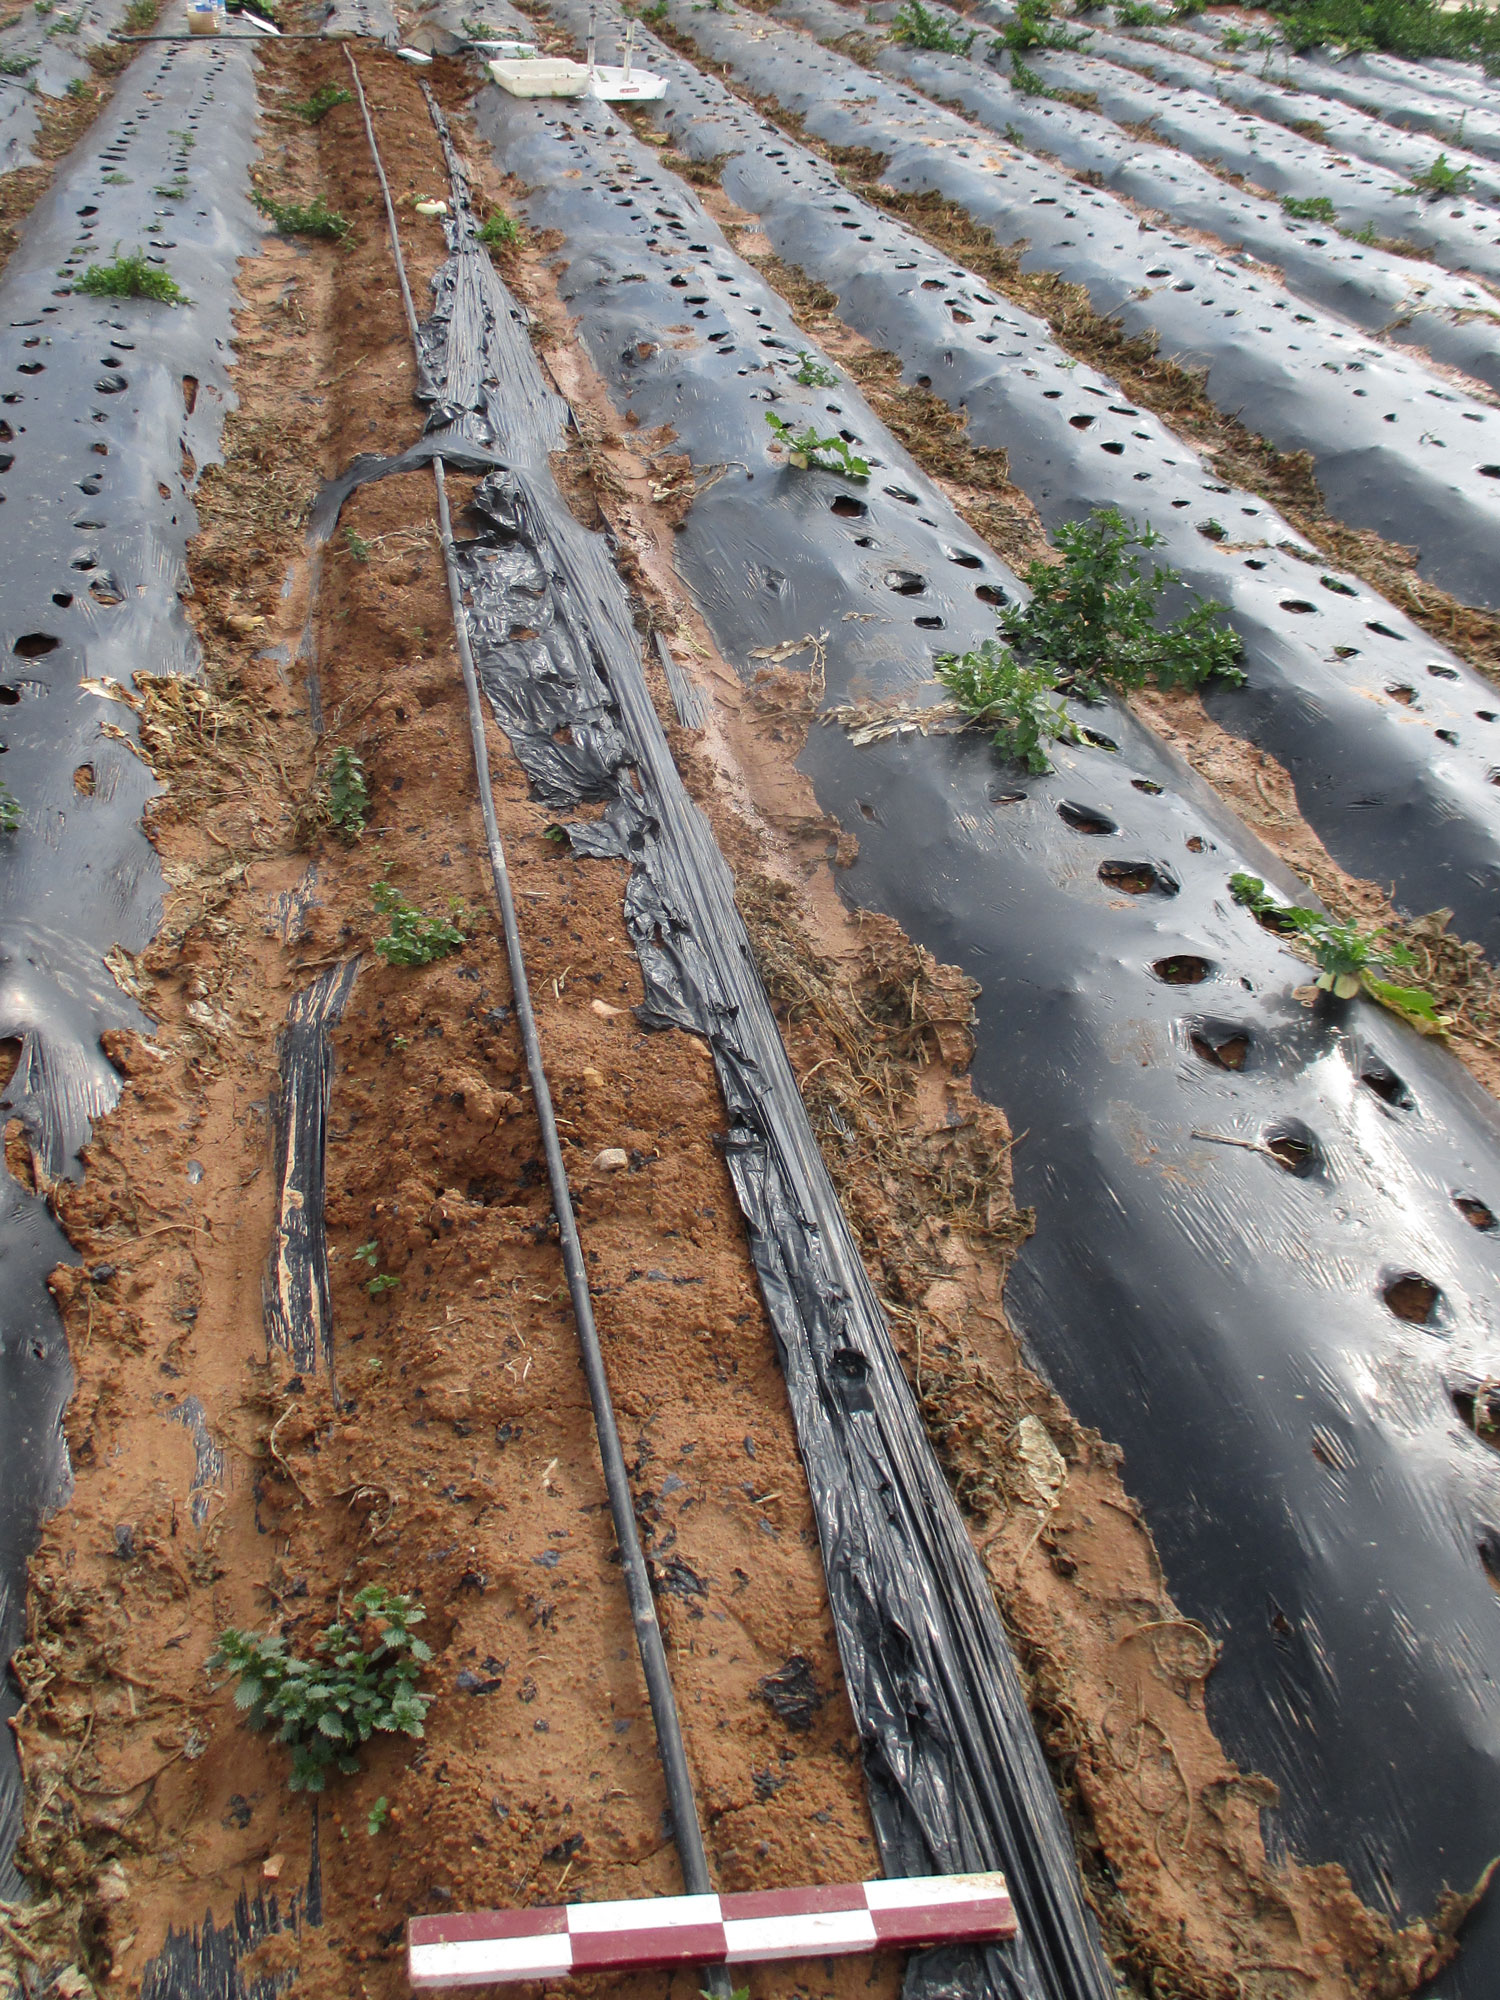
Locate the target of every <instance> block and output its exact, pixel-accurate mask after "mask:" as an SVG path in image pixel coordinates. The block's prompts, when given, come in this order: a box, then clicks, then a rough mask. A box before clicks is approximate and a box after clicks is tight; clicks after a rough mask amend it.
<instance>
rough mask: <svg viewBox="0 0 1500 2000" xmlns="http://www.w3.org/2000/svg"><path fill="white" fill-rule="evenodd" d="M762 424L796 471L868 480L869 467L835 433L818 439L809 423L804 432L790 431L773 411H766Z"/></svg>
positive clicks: (789, 427) (789, 426) (787, 424)
mask: <svg viewBox="0 0 1500 2000" xmlns="http://www.w3.org/2000/svg"><path fill="white" fill-rule="evenodd" d="M766 422H767V423H768V424H769V425H770V426H771V429H772V430H773V431H774V432H775V433H776V441H777V443H778V444H782V445H785V447H786V454H787V458H788V459H789V460H790V462H791V463H792V464H793V465H795V466H796V467H797V468H798V469H799V471H802V472H842V473H844V474H845V475H846V476H847V477H848V478H850V479H868V478H869V476H870V468H869V466H868V465H867V464H866V462H865V461H864V459H862V458H856V457H855V455H854V453H853V452H852V451H850V449H849V447H848V445H847V444H845V442H844V440H843V439H842V438H841V437H839V436H837V435H836V434H835V435H834V436H832V437H819V435H818V433H817V432H816V431H815V430H814V429H813V427H812V425H811V424H809V425H808V426H807V428H806V429H805V430H802V431H797V430H794V429H793V427H792V426H791V425H790V424H789V423H787V422H786V421H785V420H784V419H783V418H781V417H778V416H777V415H776V413H775V411H774V410H767V411H766Z"/></svg>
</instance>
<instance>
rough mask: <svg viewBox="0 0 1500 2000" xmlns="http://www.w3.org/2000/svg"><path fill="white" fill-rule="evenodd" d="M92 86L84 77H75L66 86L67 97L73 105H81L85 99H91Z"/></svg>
mask: <svg viewBox="0 0 1500 2000" xmlns="http://www.w3.org/2000/svg"><path fill="white" fill-rule="evenodd" d="M93 94H94V86H93V85H92V84H91V83H90V82H89V80H88V78H87V77H86V76H75V77H73V78H72V79H71V80H70V82H69V84H68V95H69V97H71V98H72V99H73V101H74V103H75V104H81V103H82V102H83V100H84V98H86V97H92V96H93Z"/></svg>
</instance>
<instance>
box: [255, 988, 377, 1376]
mask: <svg viewBox="0 0 1500 2000" xmlns="http://www.w3.org/2000/svg"><path fill="white" fill-rule="evenodd" d="M358 969H359V961H358V959H348V960H346V961H345V962H344V963H343V964H341V965H335V966H331V967H330V968H329V970H328V971H327V972H324V973H322V974H320V975H319V977H318V978H317V979H315V980H314V981H313V983H312V984H311V986H307V987H304V988H303V990H302V991H301V992H300V993H296V994H294V995H293V996H292V1000H291V1004H290V1006H289V1007H288V1008H287V1014H286V1026H285V1028H284V1029H283V1030H282V1033H281V1036H280V1038H279V1040H278V1042H277V1045H276V1069H277V1076H278V1083H277V1087H276V1090H275V1093H274V1096H273V1098H272V1106H271V1109H272V1126H273V1132H274V1143H275V1159H276V1220H275V1223H274V1225H273V1228H272V1233H271V1248H270V1251H269V1253H268V1254H267V1257H266V1270H265V1276H264V1278H263V1280H262V1284H261V1306H262V1312H263V1316H264V1320H265V1328H266V1339H267V1341H268V1343H269V1344H270V1345H271V1346H273V1347H279V1348H281V1349H282V1351H283V1352H284V1353H286V1354H287V1355H289V1356H290V1357H291V1361H292V1365H293V1367H295V1368H296V1369H297V1370H298V1372H299V1373H301V1374H307V1375H310V1374H312V1373H313V1372H314V1370H315V1369H316V1368H317V1367H318V1366H319V1364H320V1363H321V1365H322V1366H323V1367H325V1368H326V1369H327V1370H328V1372H329V1375H330V1377H331V1376H332V1374H333V1308H332V1303H331V1300H330V1296H329V1289H328V1231H327V1226H326V1223H325V1220H324V1215H323V1207H324V1190H325V1186H326V1163H327V1145H328V1102H329V1096H330V1093H331V1092H332V1089H333V1043H332V1040H331V1035H332V1031H333V1029H334V1028H336V1027H337V1026H338V1024H339V1022H340V1021H341V1020H342V1019H343V1016H344V1008H345V1007H346V1006H347V1005H348V1001H349V995H350V993H351V992H352V991H353V990H354V978H355V974H356V972H357V971H358Z"/></svg>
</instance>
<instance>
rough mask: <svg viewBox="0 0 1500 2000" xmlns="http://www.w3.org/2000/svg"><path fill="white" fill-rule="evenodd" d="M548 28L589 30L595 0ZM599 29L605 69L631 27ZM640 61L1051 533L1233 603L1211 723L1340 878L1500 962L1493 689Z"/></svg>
mask: <svg viewBox="0 0 1500 2000" xmlns="http://www.w3.org/2000/svg"><path fill="white" fill-rule="evenodd" d="M553 11H554V13H555V15H556V17H557V19H558V20H559V21H560V22H563V23H565V24H566V25H567V26H568V27H569V29H570V30H571V31H573V32H574V33H578V32H580V30H584V29H586V18H587V12H588V7H587V5H586V0H562V4H560V5H557V6H555V7H554V10H553ZM598 11H599V14H600V22H599V28H600V37H601V40H600V46H601V47H602V48H603V49H605V51H606V54H607V53H608V50H609V46H610V39H611V37H612V36H613V35H614V34H615V32H616V29H617V28H618V26H619V24H620V16H619V13H618V11H617V10H616V9H615V8H613V7H607V8H600V9H599V10H598ZM645 59H646V60H648V61H649V62H650V64H651V66H652V67H653V68H654V69H656V70H657V71H658V72H659V73H662V74H664V75H666V76H668V77H669V78H670V79H671V81H672V85H673V88H672V89H671V91H670V92H669V94H668V96H667V98H666V99H665V100H664V101H663V103H662V104H661V105H660V106H659V107H658V114H659V116H660V117H661V119H662V121H663V123H664V124H665V126H666V128H667V130H668V131H669V133H670V134H671V137H672V141H673V143H674V145H676V146H677V147H678V148H679V149H680V150H681V151H683V152H684V153H685V154H687V155H689V156H691V157H697V158H708V159H714V160H715V161H717V162H718V163H719V174H720V180H721V183H722V185H723V187H724V190H725V192H726V193H727V194H728V195H729V196H730V198H731V199H732V200H734V201H736V202H737V203H738V204H739V205H740V206H741V207H742V208H744V209H747V210H748V211H749V212H750V213H752V214H753V215H755V217H756V218H757V221H758V223H759V225H760V227H761V228H762V229H763V230H764V232H765V234H766V236H767V238H768V239H769V241H770V243H771V245H772V247H773V249H774V250H775V251H776V253H777V254H778V255H779V256H781V257H782V258H784V259H786V260H787V261H788V262H789V263H792V264H795V265H799V266H801V267H802V268H803V269H805V270H807V271H810V272H816V274H817V276H818V280H819V282H820V283H821V284H824V285H826V286H829V287H831V288H832V289H833V290H834V291H835V292H837V294H838V298H839V308H838V309H839V312H840V315H841V317H842V318H843V319H844V320H845V321H846V323H847V324H849V325H850V326H852V327H853V328H854V329H855V330H856V331H857V332H859V333H861V334H863V335H865V336H866V337H867V338H868V339H870V340H872V341H874V342H875V343H876V345H877V346H879V347H883V348H886V349H889V350H890V351H892V352H893V353H895V354H896V355H898V356H899V358H900V360H901V362H902V364H903V367H904V369H905V372H906V377H907V379H908V380H911V379H913V378H920V379H921V380H922V381H923V383H924V385H930V387H931V389H932V392H933V394H934V395H937V396H940V397H942V398H943V400H944V401H945V402H947V403H948V404H949V405H950V406H951V407H952V408H953V409H955V410H961V411H963V412H964V413H965V414H966V416H967V418H968V430H967V435H968V437H969V438H970V439H971V440H972V441H973V442H974V443H975V444H979V445H985V446H995V447H1000V448H1003V449H1004V450H1005V451H1006V453H1007V455H1008V459H1009V466H1010V477H1011V478H1012V479H1013V480H1014V481H1015V482H1016V483H1017V485H1019V486H1020V487H1021V488H1022V490H1023V491H1024V492H1026V493H1027V494H1028V496H1029V497H1030V498H1031V500H1032V501H1033V502H1034V504H1035V505H1036V507H1037V508H1038V511H1039V512H1040V514H1041V517H1042V520H1043V522H1044V524H1045V525H1047V526H1048V527H1050V528H1056V527H1057V526H1058V525H1059V524H1061V523H1062V522H1065V521H1070V520H1074V519H1077V518H1079V517H1080V516H1082V515H1083V514H1085V513H1087V512H1088V511H1089V509H1091V508H1095V507H1105V506H1115V507H1118V508H1119V509H1120V510H1121V511H1122V512H1123V513H1125V514H1127V515H1129V516H1132V517H1134V518H1136V519H1138V520H1139V519H1149V520H1150V522H1151V524H1152V526H1153V527H1154V528H1155V529H1156V530H1157V531H1158V532H1159V533H1160V534H1162V535H1163V537H1164V538H1165V539H1164V545H1163V548H1162V560H1163V561H1164V562H1167V563H1169V564H1170V565H1172V566H1173V567H1175V568H1176V569H1178V570H1180V571H1181V572H1182V574H1183V576H1184V578H1185V579H1186V581H1187V582H1188V583H1189V584H1190V585H1191V586H1192V587H1193V588H1194V589H1196V590H1197V591H1199V592H1200V593H1201V594H1202V595H1204V596H1205V597H1211V598H1214V599H1217V600H1218V601H1219V602H1221V603H1223V604H1225V605H1227V606H1228V608H1229V610H1230V612H1231V614H1232V617H1233V621H1234V624H1235V628H1236V630H1237V631H1238V633H1239V635H1240V638H1241V640H1242V641H1243V643H1244V646H1245V658H1244V662H1243V664H1244V667H1245V669H1246V671H1247V672H1248V674H1249V677H1250V686H1249V687H1248V688H1245V689H1227V688H1226V689H1220V690H1217V691H1215V690H1209V691H1207V692H1206V694H1205V701H1206V705H1207V706H1208V708H1209V710H1210V712H1211V713H1212V714H1213V716H1214V717H1215V719H1216V720H1217V721H1219V722H1220V723H1221V724H1222V725H1223V726H1224V727H1225V728H1228V729H1231V730H1234V731H1236V732H1237V733H1238V734H1240V735H1242V736H1248V737H1250V738H1252V739H1253V740H1254V741H1255V742H1256V743H1258V744H1260V745H1261V746H1262V747H1263V748H1264V749H1266V750H1268V751H1269V752H1270V753H1271V754H1272V755H1274V756H1275V757H1276V758H1277V759H1278V760H1279V761H1280V762H1281V763H1282V764H1283V765H1285V767H1286V768H1287V769H1288V770H1289V771H1290V773H1291V774H1292V777H1293V779H1294V782H1295V783H1296V786H1297V791H1298V799H1299V804H1300V805H1301V807H1302V810H1303V813H1304V815H1305V817H1306V818H1307V820H1308V822H1309V824H1310V825H1312V826H1313V827H1315V828H1316V830H1317V832H1318V833H1319V835H1320V836H1321V837H1322V838H1323V839H1324V840H1325V841H1326V843H1327V844H1328V846H1329V848H1330V850H1331V851H1332V852H1333V853H1334V854H1335V855H1336V856H1337V857H1338V859H1339V860H1340V861H1341V862H1342V863H1343V864H1344V866H1346V867H1348V868H1350V869H1351V870H1352V871H1353V872H1354V873H1356V874H1360V875H1367V876H1370V877H1373V878H1374V879H1375V880H1377V881H1380V882H1385V883H1394V884H1395V885H1396V892H1397V897H1398V900H1399V901H1400V902H1401V904H1402V906H1403V907H1405V908H1407V909H1409V910H1411V911H1412V912H1413V913H1420V912H1423V911H1426V910H1430V909H1436V908H1440V907H1447V908H1451V909H1452V910H1453V911H1454V912H1455V915H1456V918H1457V921H1458V927H1459V930H1460V931H1461V932H1462V933H1463V934H1464V935H1466V936H1472V937H1475V938H1477V939H1479V940H1480V941H1482V942H1483V943H1485V944H1486V945H1487V947H1488V948H1489V949H1490V950H1491V951H1492V952H1500V789H1497V787H1496V786H1495V785H1494V784H1493V783H1492V782H1491V777H1492V774H1493V772H1494V770H1495V762H1496V759H1497V757H1500V698H1497V694H1496V690H1495V688H1494V686H1493V684H1492V683H1490V682H1488V681H1485V680H1483V679H1482V678H1481V677H1480V676H1478V675H1477V674H1475V673H1474V672H1473V671H1472V670H1471V669H1469V668H1468V667H1466V666H1464V665H1463V663H1462V662H1461V661H1459V660H1458V659H1456V658H1455V657H1454V656H1453V655H1452V654H1450V653H1448V652H1447V651H1446V650H1445V649H1444V648H1442V647H1435V646H1434V645H1433V643H1432V641H1431V640H1430V639H1429V638H1428V637H1427V636H1426V634H1424V633H1423V632H1422V631H1421V629H1420V628H1419V627H1418V626H1417V625H1415V624H1414V623H1413V622H1412V621H1411V620H1410V619H1409V618H1408V617H1406V615H1405V614H1404V613H1402V612H1399V611H1397V610H1395V609H1394V608H1393V607H1392V606H1391V605H1389V604H1387V603H1385V602H1384V601H1383V600H1382V599H1380V598H1378V597H1376V596H1374V594H1373V593H1371V592H1370V591H1369V590H1368V589H1367V588H1366V587H1365V586H1364V585H1363V584H1360V583H1359V582H1358V581H1357V580H1354V579H1350V578H1345V577H1340V576H1338V575H1337V574H1333V573H1330V572H1329V571H1328V570H1326V569H1324V568H1323V567H1322V566H1321V565H1319V564H1316V563H1314V564H1313V565H1312V566H1311V567H1309V564H1308V562H1307V560H1305V559H1303V560H1298V558H1297V557H1296V556H1295V555H1292V554H1289V553H1287V550H1288V549H1303V550H1304V556H1307V555H1311V553H1312V552H1311V551H1306V550H1305V545H1304V544H1303V543H1302V541H1301V538H1300V536H1298V535H1296V534H1295V533H1294V531H1293V530H1292V529H1291V528H1290V527H1289V526H1288V525H1287V523H1286V522H1285V521H1283V520H1281V519H1280V517H1279V516H1278V515H1277V514H1276V513H1275V512H1274V511H1273V510H1272V509H1271V508H1270V507H1268V506H1267V505H1266V504H1265V503H1264V502H1263V501H1261V500H1260V499H1259V498H1258V497H1257V496H1256V495H1254V494H1250V493H1245V492H1238V491H1234V490H1232V489H1231V488H1230V487H1228V486H1227V485H1226V484H1225V483H1224V481H1223V480H1221V479H1219V478H1218V477H1217V475H1216V473H1215V472H1214V470H1213V468H1212V466H1211V465H1209V464H1207V463H1205V462H1204V461H1203V460H1202V459H1200V458H1199V457H1198V456H1197V454H1196V452H1195V451H1194V450H1193V449H1192V447H1191V446H1190V445H1187V444H1184V443H1183V441H1182V440H1181V439H1180V438H1177V437H1175V436H1173V434H1172V433H1171V432H1170V431H1168V430H1167V429H1166V428H1165V426H1164V425H1163V424H1161V423H1160V422H1159V421H1158V419H1156V418H1155V417H1152V416H1150V415H1147V414H1146V413H1144V412H1143V411H1140V410H1137V409H1135V408H1133V407H1132V406H1130V405H1129V404H1126V403H1124V402H1122V400H1121V393H1120V390H1119V388H1118V386H1117V385H1116V384H1115V383H1113V382H1111V381H1110V380H1109V378H1108V377H1107V376H1104V375H1100V374H1097V373H1096V372H1095V371H1094V370H1092V369H1090V368H1088V367H1087V366H1085V365H1083V364H1081V363H1077V362H1075V361H1073V360H1072V359H1071V357H1069V356H1067V355H1065V354H1064V353H1063V352H1062V350H1061V349H1060V348H1058V347H1057V346H1056V344H1055V343H1054V342H1053V340H1052V338H1051V335H1050V334H1049V332H1048V330H1047V327H1046V325H1045V323H1044V322H1043V321H1041V320H1039V319H1035V318H1033V317H1032V316H1031V315H1030V314H1028V313H1025V312H1024V311H1022V310H1021V309H1020V308H1019V307H1017V306H1014V305H1011V304H1009V303H1008V302H1004V301H1002V302H999V304H998V305H997V301H996V299H995V297H994V295H993V294H992V293H991V292H989V291H988V289H987V288H986V287H985V285H984V284H983V283H982V282H981V281H980V280H979V279H977V278H975V277H973V276H972V275H971V274H970V273H967V272H964V271H962V270H961V269H959V268H958V267H957V266H955V265H953V264H951V263H950V262H948V260H947V259H945V258H944V257H943V256H942V255H941V253H939V252H938V251H936V250H934V249H932V248H931V246H930V245H928V244H927V243H925V242H924V241H923V240H922V239H921V238H920V237H918V236H916V235H914V234H913V233H912V232H911V231H909V230H907V229H905V228H904V227H903V226H902V225H901V224H900V223H898V222H896V221H894V220H892V219H891V218H890V217H889V216H886V215H884V214H882V213H881V212H880V211H879V210H877V209H874V208H872V207H871V206H870V205H869V204H867V203H865V202H863V201H862V200H860V199H859V197H858V196H857V195H855V194H854V193H852V192H851V191H850V190H848V189H847V188H845V187H843V186H842V184H841V183H840V182H839V181H838V179H837V177H836V176H835V175H834V174H833V173H832V172H831V171H830V170H829V168H828V167H827V166H825V165H824V164H823V163H822V162H821V161H819V160H818V159H816V158H815V157H814V156H813V155H812V154H810V153H808V152H806V151H805V150H804V149H803V148H801V147H799V146H798V145H796V143H795V142H794V141H792V140H790V139H788V138H786V137H785V136H784V135H783V134H781V133H779V132H777V131H776V130H775V129H774V128H773V127H770V126H768V125H767V124H766V123H765V122H764V121H763V120H762V119H760V118H759V117H758V116H757V115H756V114H755V113H754V112H753V111H751V110H750V109H749V108H748V107H747V106H746V105H744V104H742V103H741V102H739V101H738V100H737V99H735V98H733V97H731V96H730V95H729V93H728V92H727V91H726V90H725V89H724V87H723V86H722V85H721V84H720V83H719V82H718V81H717V79H715V78H713V77H709V76H702V75H700V74H699V73H698V72H697V71H695V70H693V69H692V68H691V67H690V66H689V65H688V64H687V63H685V62H684V61H683V60H682V59H681V58H680V57H679V56H676V55H675V54H673V53H671V52H670V51H668V50H666V49H665V48H662V47H661V46H659V45H657V44H655V43H654V42H653V43H652V45H651V46H650V52H649V55H648V56H647V57H646V58H645ZM1148 496H1149V497H1148ZM1226 524H1227V525H1226ZM1205 528H1207V529H1210V530H1211V531H1212V530H1217V534H1218V537H1219V539H1217V540H1216V539H1211V538H1210V537H1209V536H1207V535H1205V534H1204V533H1203V532H1202V531H1203V530H1204V529H1205ZM1313 635H1315V636H1313ZM1486 717H1489V718H1491V719H1490V720H1486V719H1485V718H1486ZM1439 731H1441V732H1443V733H1442V734H1441V735H1440V734H1439V733H1438V732H1439ZM1372 800H1378V801H1379V802H1380V808H1379V810H1375V809H1372V806H1371V801H1372Z"/></svg>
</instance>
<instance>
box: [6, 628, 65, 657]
mask: <svg viewBox="0 0 1500 2000" xmlns="http://www.w3.org/2000/svg"><path fill="white" fill-rule="evenodd" d="M61 644H62V640H61V639H55V638H53V636H52V634H51V633H50V632H23V633H22V634H21V636H20V638H19V639H17V641H16V643H15V644H14V645H13V646H12V647H11V649H10V650H11V651H12V652H13V653H14V654H15V655H16V657H17V659H21V660H40V659H42V658H44V657H45V656H46V655H47V654H48V653H55V652H56V651H57V649H58V647H59V646H60V645H61Z"/></svg>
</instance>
